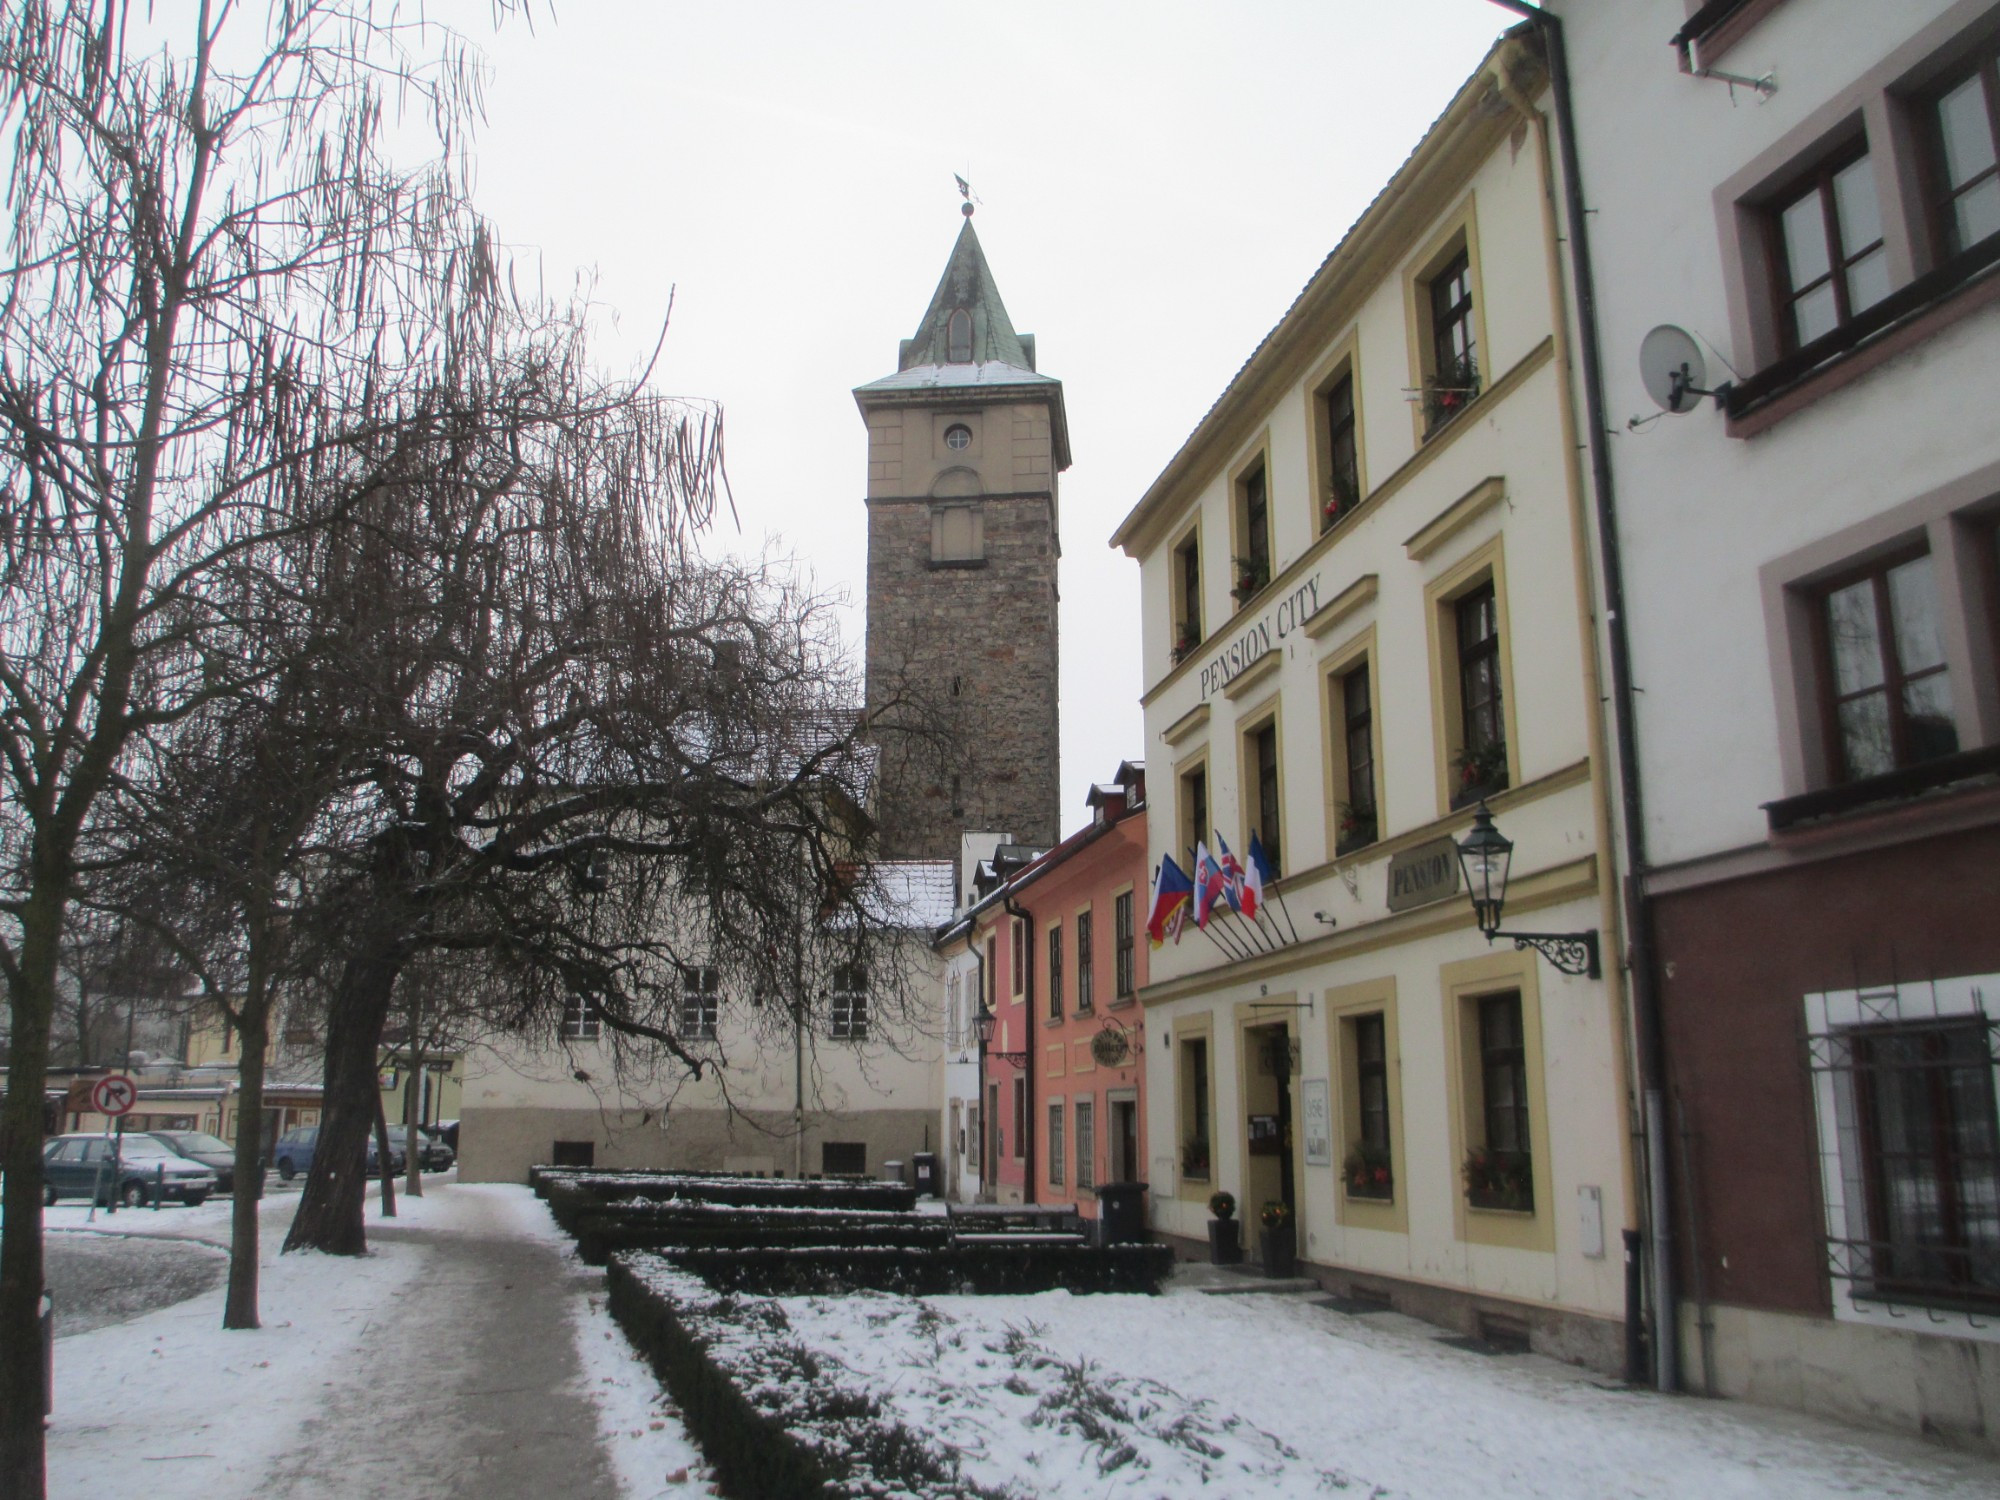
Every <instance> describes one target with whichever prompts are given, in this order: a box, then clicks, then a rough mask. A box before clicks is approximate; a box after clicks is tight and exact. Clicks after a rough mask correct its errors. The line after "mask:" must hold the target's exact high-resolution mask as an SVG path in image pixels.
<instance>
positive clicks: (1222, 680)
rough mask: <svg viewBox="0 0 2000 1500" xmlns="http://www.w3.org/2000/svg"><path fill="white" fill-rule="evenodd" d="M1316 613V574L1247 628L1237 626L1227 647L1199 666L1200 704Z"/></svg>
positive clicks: (1317, 607)
mask: <svg viewBox="0 0 2000 1500" xmlns="http://www.w3.org/2000/svg"><path fill="white" fill-rule="evenodd" d="M1318 610H1319V574H1317V573H1314V574H1312V575H1310V576H1309V577H1307V578H1305V579H1303V580H1302V581H1301V582H1300V583H1299V584H1298V586H1297V587H1295V588H1294V589H1293V590H1292V591H1291V592H1290V593H1288V594H1286V595H1285V596H1284V597H1283V598H1282V599H1280V600H1278V602H1277V603H1276V604H1274V605H1272V606H1271V607H1270V608H1269V609H1266V610H1265V611H1264V612H1263V613H1262V614H1260V615H1259V616H1257V618H1256V619H1254V620H1252V621H1250V622H1249V623H1248V624H1247V625H1239V626H1237V627H1236V628H1235V631H1234V633H1233V634H1232V636H1231V637H1230V640H1229V643H1228V644H1227V645H1225V646H1224V647H1223V648H1222V649H1221V650H1219V651H1217V652H1216V653H1215V654H1214V655H1213V656H1212V657H1210V658H1209V659H1208V660H1207V661H1205V662H1203V663H1202V666H1201V696H1202V698H1203V699H1204V700H1206V699H1208V698H1210V697H1212V696H1214V694H1215V693H1216V692H1217V690H1219V689H1221V688H1226V687H1228V686H1229V684H1230V683H1231V682H1233V681H1235V680H1236V678H1237V677H1239V676H1240V675H1242V673H1243V672H1244V670H1245V669H1246V668H1249V667H1254V666H1255V665H1256V664H1257V663H1258V662H1259V661H1261V660H1262V659H1263V658H1264V655H1265V653H1267V652H1270V651H1275V650H1276V649H1277V648H1278V643H1279V642H1280V641H1282V640H1284V639H1285V637H1286V636H1288V635H1290V634H1291V633H1292V632H1293V631H1295V630H1297V629H1298V628H1299V627H1300V626H1301V625H1303V624H1305V622H1306V621H1307V620H1309V619H1311V618H1312V617H1313V615H1314V614H1315V613H1317V612H1318Z"/></svg>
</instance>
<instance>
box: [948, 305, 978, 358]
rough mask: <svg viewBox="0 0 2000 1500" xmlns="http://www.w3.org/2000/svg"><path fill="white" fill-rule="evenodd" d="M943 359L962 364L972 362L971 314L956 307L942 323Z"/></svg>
mask: <svg viewBox="0 0 2000 1500" xmlns="http://www.w3.org/2000/svg"><path fill="white" fill-rule="evenodd" d="M944 341H945V356H944V357H945V361H946V363H948V364H954V365H964V364H970V363H971V362H972V314H971V313H969V312H967V311H966V310H965V309H964V308H962V307H961V308H958V309H956V310H955V311H954V312H953V313H952V315H951V317H950V318H949V319H948V320H947V321H946V323H945V325H944Z"/></svg>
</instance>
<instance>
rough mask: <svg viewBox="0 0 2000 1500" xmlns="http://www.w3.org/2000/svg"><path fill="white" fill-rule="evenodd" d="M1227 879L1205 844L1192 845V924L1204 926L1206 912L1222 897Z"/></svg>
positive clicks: (1226, 887)
mask: <svg viewBox="0 0 2000 1500" xmlns="http://www.w3.org/2000/svg"><path fill="white" fill-rule="evenodd" d="M1228 886H1229V880H1228V877H1226V876H1225V875H1224V874H1223V873H1222V866H1221V865H1219V864H1217V863H1216V862H1215V856H1214V855H1213V854H1210V853H1209V852H1208V846H1207V845H1206V844H1202V843H1197V844H1196V845H1195V846H1194V925H1195V926H1197V927H1206V926H1207V925H1208V914H1209V913H1210V912H1211V911H1213V910H1214V909H1215V903H1216V902H1218V901H1220V900H1222V899H1223V893H1224V892H1225V891H1226V890H1227V889H1228Z"/></svg>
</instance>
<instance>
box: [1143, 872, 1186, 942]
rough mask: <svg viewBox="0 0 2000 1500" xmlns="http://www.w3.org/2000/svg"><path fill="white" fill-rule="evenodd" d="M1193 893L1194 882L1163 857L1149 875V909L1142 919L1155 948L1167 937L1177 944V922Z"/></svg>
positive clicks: (1178, 925) (1182, 915) (1179, 920)
mask: <svg viewBox="0 0 2000 1500" xmlns="http://www.w3.org/2000/svg"><path fill="white" fill-rule="evenodd" d="M1193 894H1194V882H1193V881H1192V880H1190V879H1188V876H1187V871H1185V870H1183V869H1182V868H1181V867H1180V866H1179V865H1177V864H1175V863H1174V857H1173V856H1172V855H1171V854H1169V855H1167V856H1166V857H1165V858H1164V859H1162V860H1161V861H1160V867H1159V869H1157V870H1155V871H1154V872H1153V910H1152V913H1151V914H1150V915H1149V916H1148V917H1147V918H1146V936H1147V937H1148V938H1149V939H1151V940H1152V944H1153V946H1154V947H1155V948H1157V947H1159V946H1160V945H1161V944H1162V943H1164V942H1166V940H1167V939H1168V937H1169V936H1171V937H1172V938H1173V940H1174V941H1175V942H1179V941H1180V937H1181V923H1182V922H1183V921H1185V920H1186V918H1187V903H1188V898H1189V897H1190V896H1192V895H1193Z"/></svg>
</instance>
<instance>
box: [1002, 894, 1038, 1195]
mask: <svg viewBox="0 0 2000 1500" xmlns="http://www.w3.org/2000/svg"><path fill="white" fill-rule="evenodd" d="M1000 905H1001V907H1002V909H1004V910H1005V911H1006V913H1007V915H1008V916H1010V917H1012V918H1014V920H1015V921H1017V922H1019V923H1020V924H1021V932H1022V937H1021V968H1022V970H1023V972H1022V975H1021V1011H1022V1019H1021V1032H1022V1036H1021V1076H1022V1077H1023V1078H1024V1079H1026V1080H1027V1084H1026V1087H1027V1106H1026V1110H1025V1113H1024V1116H1023V1118H1022V1120H1021V1201H1022V1202H1023V1203H1033V1202H1034V1201H1035V1045H1034V1036H1035V919H1034V918H1033V917H1031V916H1029V915H1028V914H1027V913H1026V912H1025V911H1023V910H1022V909H1021V908H1020V907H1018V906H1016V905H1015V904H1014V893H1013V892H1012V891H1009V892H1008V893H1007V894H1006V895H1005V896H1003V897H1001V898H1000Z"/></svg>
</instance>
